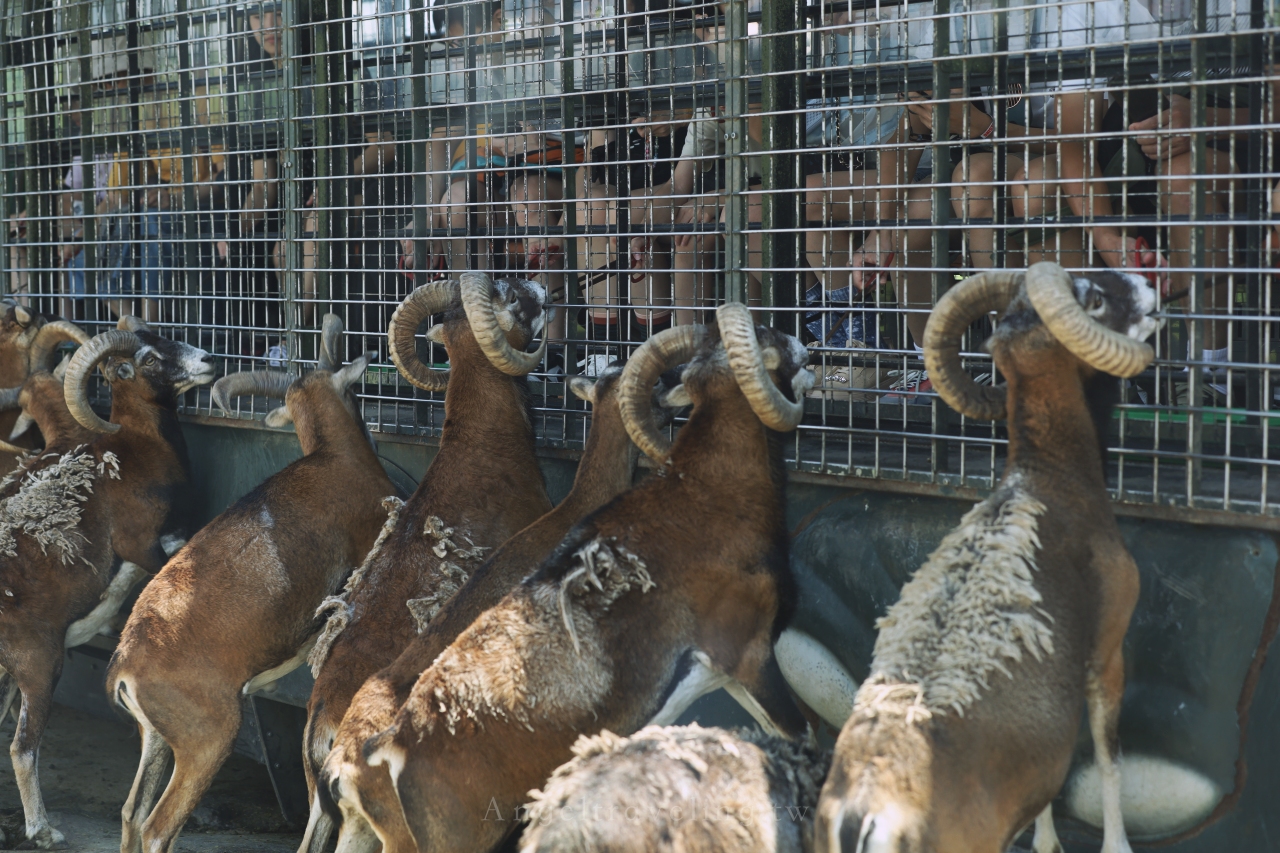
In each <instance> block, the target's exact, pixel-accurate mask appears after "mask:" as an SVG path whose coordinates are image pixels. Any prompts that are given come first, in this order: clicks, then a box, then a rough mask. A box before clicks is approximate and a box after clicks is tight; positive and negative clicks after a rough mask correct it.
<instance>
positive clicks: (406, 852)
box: [302, 365, 675, 853]
mask: <svg viewBox="0 0 1280 853" xmlns="http://www.w3.org/2000/svg"><path fill="white" fill-rule="evenodd" d="M621 377H622V368H621V367H620V366H617V365H611V366H610V367H609V368H608V369H607V370H605V371H604V372H603V373H602V374H601V375H600V377H599V378H598V379H596V380H594V381H592V380H591V379H587V378H585V377H582V376H571V377H569V379H568V380H567V385H568V386H569V388H570V389H571V390H572V391H573V393H574V394H576V395H577V396H578V397H580V398H582V399H584V400H589V401H590V402H591V404H592V412H591V431H590V434H589V435H588V436H587V441H586V445H585V446H584V447H583V451H582V458H581V459H580V460H579V462H578V471H577V474H576V475H575V476H574V479H573V488H572V489H571V490H570V491H569V494H567V495H565V498H564V500H562V501H561V502H560V503H559V504H557V505H556V507H555V508H554V509H552V510H550V511H549V512H547V513H546V514H545V515H543V516H542V517H541V518H539V519H538V520H537V521H535V522H534V523H533V524H530V525H529V526H528V527H526V528H524V529H523V530H521V531H520V532H519V533H517V534H515V535H514V536H512V537H511V538H510V539H508V540H507V541H506V542H504V543H502V545H500V546H499V547H498V548H496V549H495V550H494V551H493V553H492V554H491V555H489V559H487V560H486V561H485V562H484V564H483V565H482V566H480V568H478V569H476V570H475V572H473V573H472V574H471V577H469V578H468V579H467V582H466V583H465V584H463V586H462V589H460V590H458V592H457V594H456V595H454V596H453V598H451V599H449V601H448V602H447V603H446V604H445V605H444V606H443V607H441V608H440V612H439V613H437V614H436V615H435V617H434V618H433V619H432V620H431V622H430V624H428V625H427V626H426V628H425V629H424V630H423V632H422V633H421V634H419V635H418V636H417V637H415V638H413V640H412V642H410V643H409V645H408V647H406V648H405V650H404V651H403V652H401V654H400V656H399V657H398V658H396V659H395V661H394V662H393V663H391V664H390V665H389V666H387V667H385V668H384V669H382V670H381V671H379V672H378V673H376V674H375V675H373V676H371V677H370V678H369V680H368V681H366V682H365V683H364V686H363V687H361V688H360V692H358V693H357V694H356V695H355V698H354V699H352V700H351V707H350V708H348V709H347V715H346V716H345V717H344V718H343V720H342V726H341V727H339V729H338V734H337V737H336V738H335V740H334V747H333V750H332V751H331V752H330V753H329V758H328V760H327V761H325V765H324V768H323V770H322V771H321V773H320V779H319V782H318V786H319V790H320V792H321V795H322V796H323V797H324V798H325V800H328V801H330V802H332V803H333V804H335V805H336V806H337V810H338V811H339V812H340V813H341V814H342V815H343V829H342V835H341V837H342V839H343V840H344V841H347V840H349V839H352V838H356V837H359V836H360V835H361V834H363V835H364V836H365V837H366V838H367V836H368V831H367V830H365V829H364V828H363V827H360V828H359V830H357V828H356V827H354V826H349V825H348V823H349V822H350V823H356V822H361V823H367V824H368V826H369V829H372V830H373V832H374V834H376V835H377V840H378V841H381V842H382V850H383V853H417V847H416V845H415V844H414V842H413V838H412V836H410V835H409V830H408V827H407V826H406V825H405V822H404V815H403V814H402V812H401V811H400V801H399V799H397V797H396V792H395V788H394V787H393V786H392V784H391V777H390V776H389V775H388V774H387V770H386V768H385V767H370V766H369V765H368V764H367V763H365V760H364V755H363V754H362V748H363V746H364V742H365V740H367V739H368V737H369V735H371V734H376V733H377V732H379V731H381V730H382V729H384V728H386V727H387V726H389V725H391V723H392V722H393V721H394V720H395V715H396V712H397V711H399V710H400V706H401V705H402V704H404V701H405V699H407V698H408V697H409V692H410V691H411V690H412V689H413V685H414V683H415V682H416V681H417V680H418V676H420V675H421V674H422V672H423V671H424V670H425V669H426V668H427V667H429V666H431V664H432V663H433V662H434V661H435V659H436V658H437V657H439V655H440V653H441V652H443V651H444V650H445V649H446V648H448V646H449V644H450V643H452V642H453V641H454V640H456V639H457V638H458V635H459V634H461V633H462V632H463V631H465V630H466V629H467V627H468V626H470V625H471V623H472V622H474V621H475V620H476V618H477V617H478V616H479V615H480V614H481V613H483V612H484V611H486V610H488V609H489V608H490V607H492V606H493V605H495V604H497V603H498V602H499V601H501V600H502V598H503V596H505V595H506V594H507V593H508V592H510V591H511V590H513V589H515V588H516V587H517V586H518V585H519V584H520V582H521V581H522V580H524V578H525V576H526V575H528V574H529V571H530V567H532V566H537V565H538V564H539V563H541V562H542V561H543V560H545V559H546V558H547V556H548V555H549V554H551V552H552V551H553V550H554V549H555V547H556V546H557V545H559V544H560V540H562V539H563V538H564V536H565V534H566V533H568V532H569V530H570V529H571V528H572V527H573V525H574V524H576V523H577V522H578V521H580V520H581V519H582V518H583V517H585V516H586V515H587V514H589V513H591V512H594V511H595V510H597V509H599V508H600V507H602V506H604V505H605V504H606V503H608V502H609V501H610V500H612V499H613V498H615V497H617V496H618V495H620V494H622V493H623V492H625V491H626V490H627V489H628V488H630V487H631V485H632V480H633V477H634V473H635V465H636V461H637V458H638V456H639V451H638V449H637V448H636V446H635V444H634V443H633V442H632V441H631V438H630V436H628V435H627V429H626V426H625V425H624V424H623V421H622V411H621V409H620V407H619V395H618V392H619V389H620V387H621V384H622V383H621ZM666 378H667V377H663V380H664V381H660V382H659V383H658V385H657V387H656V388H655V389H654V391H653V394H652V405H653V408H654V412H655V414H656V415H657V417H658V420H659V422H660V423H661V424H663V425H665V424H666V423H667V421H668V420H669V418H670V411H671V410H670V409H669V408H668V400H667V397H668V392H669V391H670V390H671V385H674V384H675V383H674V382H672V383H670V384H667V383H666V382H665V380H666ZM323 842H324V839H323V838H318V837H316V836H315V835H314V834H313V835H312V836H310V837H308V838H306V839H304V845H303V848H302V850H303V853H307V851H312V853H320V850H321V848H322V845H323ZM340 849H342V850H343V853H347V851H348V850H349V848H347V847H340Z"/></svg>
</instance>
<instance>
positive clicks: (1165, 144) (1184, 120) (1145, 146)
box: [1129, 95, 1191, 160]
mask: <svg viewBox="0 0 1280 853" xmlns="http://www.w3.org/2000/svg"><path fill="white" fill-rule="evenodd" d="M1129 129H1130V130H1132V131H1134V132H1135V133H1142V134H1144V135H1142V136H1138V137H1135V141H1136V142H1137V143H1138V147H1139V148H1141V149H1142V153H1143V154H1144V155H1145V156H1146V157H1147V159H1149V160H1172V159H1173V158H1174V157H1177V156H1179V155H1181V154H1186V153H1187V152H1188V151H1190V150H1191V133H1190V131H1191V101H1189V100H1188V99H1186V98H1184V97H1183V96H1181V95H1170V96H1169V109H1167V110H1162V111H1161V112H1159V113H1157V114H1156V115H1153V116H1152V117H1151V118H1148V119H1143V120H1142V121H1135V122H1134V123H1133V124H1131V125H1129ZM1153 131H1164V132H1163V133H1161V134H1160V135H1159V136H1155V135H1151V134H1152V132H1153Z"/></svg>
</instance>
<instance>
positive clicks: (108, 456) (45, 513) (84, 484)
mask: <svg viewBox="0 0 1280 853" xmlns="http://www.w3.org/2000/svg"><path fill="white" fill-rule="evenodd" d="M52 456H53V457H54V458H57V460H58V461H57V462H53V463H51V464H47V465H45V466H43V467H41V468H37V469H36V470H34V471H31V470H29V469H24V470H23V471H22V474H21V480H20V482H19V484H18V491H17V493H16V494H14V495H13V496H12V497H9V498H6V499H5V500H4V501H2V502H0V554H4V555H6V556H9V557H16V556H18V540H17V536H18V534H23V535H26V536H30V537H31V538H32V539H34V540H35V541H36V544H38V545H39V546H40V551H41V553H43V554H48V553H49V548H50V546H52V547H53V548H55V549H57V552H58V557H59V559H60V560H61V561H62V564H63V565H66V564H68V563H70V562H72V561H74V560H80V561H81V562H83V563H84V564H85V565H87V566H91V567H92V566H93V564H92V563H90V562H89V561H88V560H87V559H85V558H84V557H82V556H81V555H80V548H81V546H82V545H83V544H84V543H85V542H87V541H88V540H87V539H86V538H85V537H84V535H83V534H82V533H80V531H79V530H77V529H76V528H77V527H79V525H80V519H81V517H82V516H83V514H84V504H85V502H86V501H87V500H89V496H90V495H91V494H93V483H94V480H95V479H97V478H98V477H100V476H107V477H110V478H111V479H114V480H119V479H120V460H119V459H117V458H116V456H115V454H113V453H104V454H103V455H102V460H101V461H99V460H98V459H97V458H95V457H94V455H93V454H92V453H90V452H88V451H85V449H84V445H81V446H80V447H77V448H76V449H75V450H72V451H71V452H70V453H65V454H62V455H61V456H60V457H58V456H57V454H53V455H52ZM41 458H42V459H45V460H48V459H49V458H50V456H43V457H41ZM94 569H95V571H96V567H94Z"/></svg>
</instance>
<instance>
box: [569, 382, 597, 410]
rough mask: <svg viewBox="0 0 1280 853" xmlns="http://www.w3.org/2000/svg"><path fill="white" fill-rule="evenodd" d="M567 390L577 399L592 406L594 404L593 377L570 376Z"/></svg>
mask: <svg viewBox="0 0 1280 853" xmlns="http://www.w3.org/2000/svg"><path fill="white" fill-rule="evenodd" d="M569 390H570V391H572V392H573V396H575V397H577V398H578V399H579V400H583V401H584V402H587V403H590V404H591V405H593V406H594V405H595V404H596V381H595V380H594V379H589V378H587V377H586V376H570V377H569Z"/></svg>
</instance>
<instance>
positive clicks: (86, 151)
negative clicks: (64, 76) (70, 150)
mask: <svg viewBox="0 0 1280 853" xmlns="http://www.w3.org/2000/svg"><path fill="white" fill-rule="evenodd" d="M89 2H90V0H83V2H80V3H77V4H76V14H77V17H78V21H77V27H76V50H77V52H78V53H79V55H80V158H81V163H82V169H83V172H84V191H83V193H82V194H81V206H82V207H83V209H84V219H83V226H82V227H83V231H82V234H81V243H80V245H81V246H83V247H84V248H83V249H82V251H83V252H84V293H85V306H84V310H85V315H84V318H85V320H87V321H90V322H92V321H94V320H96V319H98V300H96V299H93V298H91V297H92V296H93V295H94V294H96V293H97V292H98V269H97V267H98V217H97V216H96V215H95V210H94V208H95V206H96V199H97V194H98V193H97V187H96V186H95V185H94V182H95V181H96V180H97V175H96V172H97V169H96V167H95V164H96V163H97V160H98V157H99V156H101V155H102V154H103V145H102V139H101V138H100V137H99V135H98V134H96V133H94V131H93V112H94V110H93V34H92V30H91V24H92V18H91V16H90V14H89ZM6 254H7V253H6ZM6 281H7V277H6Z"/></svg>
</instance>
